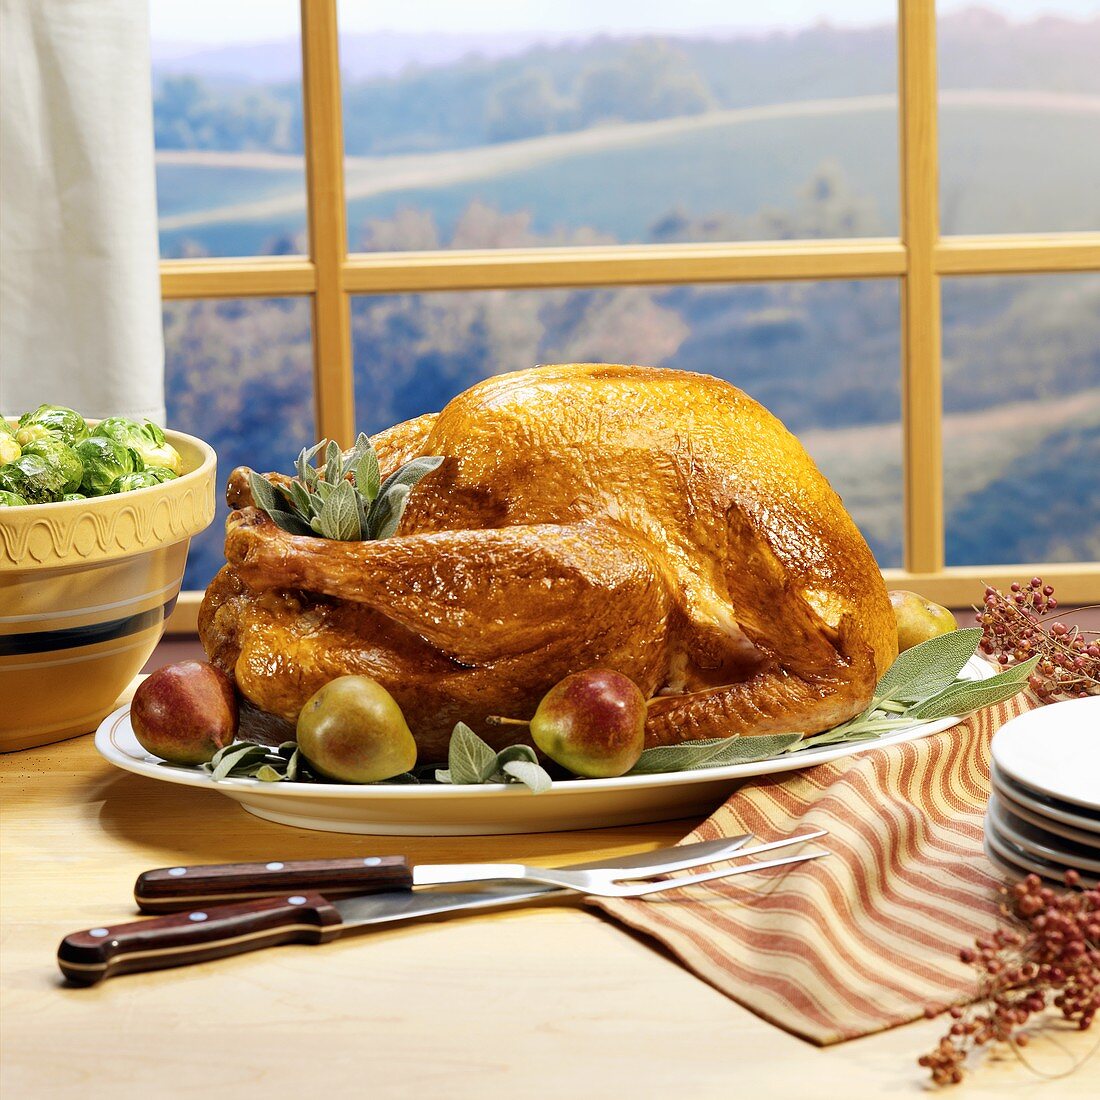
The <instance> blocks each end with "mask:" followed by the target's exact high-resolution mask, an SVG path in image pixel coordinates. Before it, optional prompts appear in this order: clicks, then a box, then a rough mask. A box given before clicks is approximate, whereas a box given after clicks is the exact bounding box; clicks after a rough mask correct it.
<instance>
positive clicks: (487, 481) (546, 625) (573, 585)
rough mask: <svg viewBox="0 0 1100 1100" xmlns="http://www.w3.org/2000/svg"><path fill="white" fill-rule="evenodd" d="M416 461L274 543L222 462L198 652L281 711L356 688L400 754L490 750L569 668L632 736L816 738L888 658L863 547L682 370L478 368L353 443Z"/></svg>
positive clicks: (889, 622) (850, 711)
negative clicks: (461, 724)
mask: <svg viewBox="0 0 1100 1100" xmlns="http://www.w3.org/2000/svg"><path fill="white" fill-rule="evenodd" d="M374 444H375V446H376V448H377V450H378V453H379V458H380V461H381V464H382V467H383V474H385V473H386V472H387V468H388V469H394V468H396V467H397V466H398V465H400V464H401V463H402V462H405V461H407V460H408V459H410V458H413V457H415V456H417V455H443V456H444V457H445V461H444V462H443V464H442V466H440V468H439V469H438V470H437V471H435V472H434V473H432V474H430V475H429V476H428V477H427V478H425V479H424V480H423V481H422V482H421V483H420V484H419V486H418V487H417V488H416V489H415V490H414V491H413V493H412V495H411V497H410V499H409V505H408V509H407V511H406V512H405V515H404V517H403V518H402V520H401V524H400V526H399V528H398V531H397V533H396V534H395V535H394V536H393V537H391V538H388V539H381V540H378V541H373V542H342V541H333V540H328V539H320V538H311V537H303V536H297V535H291V534H288V533H286V532H285V531H282V530H281V529H279V528H277V527H276V526H275V525H274V524H273V523H272V521H271V520H270V519H269V518H268V517H267V516H266V515H265V514H264V513H263V512H261V511H259V510H257V509H256V508H254V507H252V506H251V504H252V501H251V496H250V494H249V492H248V489H247V480H246V479H245V478H244V477H243V476H241V474H240V473H237V474H236V475H234V477H233V478H232V479H231V482H230V487H229V498H230V504H231V505H234V506H235V507H236V508H237V509H238V510H236V511H234V512H233V513H232V514H231V515H230V517H229V520H228V522H227V525H226V544H225V550H226V558H227V559H228V564H227V565H226V566H225V567H224V568H223V569H222V570H221V572H220V573H218V575H217V577H216V578H215V579H214V581H213V583H212V584H211V586H210V589H209V591H208V592H207V595H206V598H205V600H204V601H203V604H202V608H201V611H200V614H199V632H200V635H201V637H202V641H203V644H204V646H205V648H206V651H207V653H208V654H209V656H210V659H211V661H213V663H214V664H216V665H218V666H219V667H221V668H222V669H224V670H225V671H226V672H227V673H228V674H229V675H230V676H231V677H233V678H234V679H235V681H236V683H237V686H238V687H239V689H240V691H241V693H242V694H243V696H244V697H245V698H246V699H247V700H248V701H250V702H251V703H252V704H253V705H254V706H255V708H257V710H258V711H259V712H261V713H265V714H267V715H269V716H275V717H277V718H279V719H284V720H286V721H288V722H293V721H294V719H295V718H296V716H297V714H298V712H299V710H300V709H301V707H302V705H303V703H304V702H305V701H306V699H308V698H309V696H310V695H311V694H313V692H315V691H316V690H317V689H318V688H320V687H321V686H322V685H323V684H325V683H326V682H327V681H329V680H331V679H333V678H334V677H336V676H340V675H344V674H347V673H359V674H366V675H369V676H372V677H374V678H375V679H376V680H378V681H379V682H380V683H382V684H383V685H384V686H385V687H386V688H387V689H389V691H390V692H391V693H392V694H393V696H394V697H395V698H396V699H397V701H398V702H399V703H400V705H401V707H402V709H403V711H404V713H405V716H406V718H407V720H408V723H409V726H410V727H411V729H412V730H413V732H414V734H415V736H416V738H417V741H418V745H419V749H420V758H421V760H433V759H444V758H445V756H446V747H447V743H448V739H449V737H450V733H451V730H452V728H453V726H454V724H455V722H457V721H459V720H462V721H465V722H467V723H468V724H470V725H472V726H473V727H474V728H475V729H476V730H478V732H479V733H481V734H482V735H483V736H484V737H485V738H486V740H488V741H490V742H492V743H495V744H497V745H504V744H508V743H512V742H514V741H515V740H516V729H517V728H518V727H514V726H512V727H503V728H502V727H494V726H487V725H486V724H485V722H484V719H485V718H486V716H488V715H491V714H499V715H506V716H510V717H515V718H522V719H526V718H530V717H531V715H532V714H533V712H534V710H535V707H536V706H537V704H538V702H539V699H540V698H541V696H542V695H543V694H544V693H545V692H546V691H547V690H548V689H549V688H550V687H552V686H553V685H554V684H555V683H556V682H557V681H559V680H560V679H562V677H564V676H565V675H567V674H568V673H570V672H576V671H579V670H582V669H588V668H593V667H597V666H599V667H606V668H613V669H617V670H618V671H620V672H622V673H625V674H626V675H627V676H629V677H631V678H632V679H633V680H634V681H636V682H637V684H638V685H639V686H640V687H641V689H642V691H643V692H644V693H645V694H646V696H647V697H653V699H654V701H653V702H652V704H651V706H650V708H649V718H648V723H647V726H646V739H647V743H648V744H650V745H657V744H667V743H673V742H679V741H684V740H689V739H693V738H701V737H723V736H730V735H732V734H743V735H753V734H764V733H770V732H776V731H791V730H801V731H805V732H807V733H812V732H816V731H819V730H823V729H827V728H829V727H830V726H833V725H835V724H837V723H838V722H841V721H843V720H844V719H846V718H849V717H851V716H852V715H854V714H856V713H858V712H859V711H860V710H861V709H863V708H864V707H865V706H866V705H867V703H868V702H869V700H870V698H871V693H872V689H873V687H874V684H875V682H876V679H877V678H878V676H879V675H881V673H882V672H883V671H884V670H885V669H886V668H887V667H888V666H889V664H890V663H891V661H892V660H893V658H894V657H895V656H896V654H897V634H896V623H895V619H894V613H893V611H892V609H891V606H890V603H889V600H888V599H887V595H886V589H885V586H884V584H883V581H882V578H881V576H880V574H879V571H878V568H877V566H876V564H875V560H874V558H873V556H872V555H871V551H870V550H869V549H868V547H867V544H866V542H865V541H864V540H863V538H862V536H861V535H860V533H859V531H858V530H857V529H856V526H855V524H854V523H853V522H852V519H851V517H850V516H849V515H848V513H847V512H846V511H845V510H844V506H843V505H842V504H841V501H840V498H839V497H838V496H837V495H836V493H835V492H834V491H833V490H832V488H830V486H829V484H828V482H827V481H826V480H825V478H824V477H823V476H822V475H821V473H820V472H819V471H818V469H817V467H816V466H815V465H814V463H813V461H812V460H811V459H810V457H809V455H807V453H806V452H805V450H804V449H803V448H802V446H801V445H800V444H799V442H798V440H797V439H795V438H794V436H793V435H791V434H790V433H789V432H788V431H787V430H786V429H785V428H784V427H783V425H782V424H781V423H780V422H779V421H778V420H777V419H776V418H775V417H774V416H772V415H771V414H770V413H768V412H767V411H766V410H765V409H764V408H762V407H761V406H760V405H759V404H757V403H756V402H755V401H753V400H751V399H750V398H749V397H747V396H746V395H745V394H744V393H742V392H741V391H740V390H738V389H736V388H735V387H733V386H731V385H729V384H727V383H726V382H722V381H719V380H718V379H716V378H711V377H708V376H706V375H699V374H690V373H687V372H684V371H678V370H658V369H650V368H645V367H630V366H606V365H598V364H570V365H566V366H547V367H538V368H536V369H534V370H525V371H519V372H516V373H514V374H505V375H500V376H497V377H494V378H490V379H489V380H487V381H485V382H482V383H480V384H478V385H476V386H474V387H473V388H472V389H469V390H467V391H466V392H465V393H463V394H460V395H459V396H458V397H456V398H455V399H454V400H453V401H451V402H450V404H448V405H447V406H446V408H444V409H443V411H442V412H440V413H438V414H433V415H429V416H422V417H419V418H418V419H415V420H410V421H408V422H406V423H404V424H399V425H397V427H395V428H391V429H390V430H389V431H386V432H383V433H381V434H380V435H379V436H377V437H375V439H374Z"/></svg>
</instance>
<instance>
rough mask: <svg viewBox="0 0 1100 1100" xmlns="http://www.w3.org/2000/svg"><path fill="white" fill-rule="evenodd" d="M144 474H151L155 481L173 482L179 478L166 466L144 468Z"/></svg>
mask: <svg viewBox="0 0 1100 1100" xmlns="http://www.w3.org/2000/svg"><path fill="white" fill-rule="evenodd" d="M145 473H147V474H152V476H153V477H155V478H156V479H157V481H175V480H176V478H177V477H179V474H177V473H176V471H175V470H169V469H168V467H167V466H146V467H145Z"/></svg>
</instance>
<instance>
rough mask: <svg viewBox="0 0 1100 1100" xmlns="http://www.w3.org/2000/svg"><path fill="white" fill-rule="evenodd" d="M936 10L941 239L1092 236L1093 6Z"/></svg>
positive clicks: (1096, 191) (1007, 3)
mask: <svg viewBox="0 0 1100 1100" xmlns="http://www.w3.org/2000/svg"><path fill="white" fill-rule="evenodd" d="M938 10H939V12H940V19H939V80H940V126H939V130H940V210H941V219H942V223H943V224H942V229H943V232H944V233H1038V232H1051V231H1070V230H1079V229H1100V200H1098V199H1097V196H1098V195H1100V64H1097V59H1098V58H1100V4H1098V3H1097V2H1096V0H983V2H982V5H981V8H980V9H978V8H976V7H974V5H973V3H972V0H948V2H941V3H940V4H939V5H938Z"/></svg>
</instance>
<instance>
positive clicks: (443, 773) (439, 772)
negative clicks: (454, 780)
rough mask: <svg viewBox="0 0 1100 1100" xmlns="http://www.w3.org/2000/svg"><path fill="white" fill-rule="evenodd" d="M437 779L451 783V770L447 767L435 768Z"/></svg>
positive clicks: (440, 781)
mask: <svg viewBox="0 0 1100 1100" xmlns="http://www.w3.org/2000/svg"><path fill="white" fill-rule="evenodd" d="M435 781H436V782H437V783H450V781H451V773H450V770H449V769H447V768H436V769H435Z"/></svg>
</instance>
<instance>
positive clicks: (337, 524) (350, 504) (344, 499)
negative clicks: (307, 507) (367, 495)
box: [317, 481, 363, 541]
mask: <svg viewBox="0 0 1100 1100" xmlns="http://www.w3.org/2000/svg"><path fill="white" fill-rule="evenodd" d="M317 520H318V522H319V524H320V527H321V534H322V535H324V537H325V538H326V539H343V540H345V541H346V540H352V539H361V538H362V537H363V531H362V529H361V528H360V526H359V509H358V507H357V506H356V503H355V489H354V488H353V487H352V485H351V482H348V481H341V482H340V483H339V484H338V485H337V486H336V488H335V489H333V491H332V493H331V495H330V496H329V498H328V500H326V501H325V506H324V507H323V508H322V509H321V514H320V515H319V516H318V517H317Z"/></svg>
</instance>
